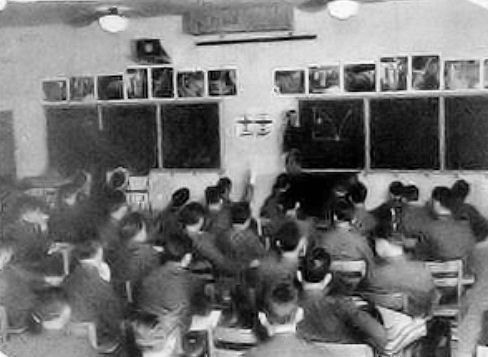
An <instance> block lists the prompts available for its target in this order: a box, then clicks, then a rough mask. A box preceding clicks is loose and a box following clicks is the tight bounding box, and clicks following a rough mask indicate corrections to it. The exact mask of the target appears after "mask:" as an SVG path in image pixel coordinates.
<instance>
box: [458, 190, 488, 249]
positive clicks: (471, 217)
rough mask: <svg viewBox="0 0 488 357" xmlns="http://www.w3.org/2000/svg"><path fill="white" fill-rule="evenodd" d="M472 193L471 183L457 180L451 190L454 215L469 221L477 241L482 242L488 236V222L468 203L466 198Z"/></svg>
mask: <svg viewBox="0 0 488 357" xmlns="http://www.w3.org/2000/svg"><path fill="white" fill-rule="evenodd" d="M469 191H470V187H469V183H467V182H466V181H465V180H457V181H456V182H454V184H453V185H452V188H451V193H452V196H453V200H452V207H451V210H452V214H453V217H454V218H455V219H458V220H467V221H468V222H469V224H470V226H471V230H472V231H473V234H474V235H475V237H476V240H477V241H478V242H479V241H482V240H484V239H485V238H486V237H487V236H488V220H487V219H486V218H485V217H483V215H482V214H481V213H480V212H479V211H478V210H477V209H476V207H474V206H473V205H471V204H469V203H466V202H465V200H466V197H467V196H468V194H469Z"/></svg>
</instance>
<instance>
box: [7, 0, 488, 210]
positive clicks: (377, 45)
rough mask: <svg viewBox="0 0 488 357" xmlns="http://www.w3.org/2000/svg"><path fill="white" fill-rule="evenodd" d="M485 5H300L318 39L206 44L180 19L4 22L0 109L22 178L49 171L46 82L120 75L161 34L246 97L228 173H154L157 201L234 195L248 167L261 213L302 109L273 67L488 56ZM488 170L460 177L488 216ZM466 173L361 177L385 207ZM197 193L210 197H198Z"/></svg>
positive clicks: (237, 101) (236, 110) (179, 61)
mask: <svg viewBox="0 0 488 357" xmlns="http://www.w3.org/2000/svg"><path fill="white" fill-rule="evenodd" d="M487 14H488V10H483V9H481V8H479V7H477V6H475V5H473V4H471V3H469V2H467V1H462V0H419V1H391V2H386V3H373V4H367V5H363V6H362V8H361V9H360V12H359V15H358V16H357V17H355V18H352V19H350V20H348V21H339V20H335V19H332V18H331V17H330V16H329V15H328V14H327V12H326V11H321V12H316V13H306V12H301V11H298V10H296V11H295V20H296V32H297V33H308V34H317V35H318V38H317V40H314V41H297V42H282V43H263V44H245V45H225V46H215V47H196V46H195V45H194V39H193V37H191V36H188V35H184V34H183V33H182V24H181V18H180V17H179V16H165V17H158V18H146V19H131V21H130V26H129V29H128V30H127V31H125V32H123V33H120V34H108V33H105V32H103V31H102V30H101V29H100V28H99V26H98V24H97V23H93V24H91V25H90V26H87V27H81V28H73V27H69V26H66V25H61V24H60V25H50V26H40V27H31V28H29V27H27V28H26V27H12V28H2V29H1V31H0V49H1V51H0V111H1V110H13V112H14V120H15V138H16V159H17V174H18V176H19V177H26V176H36V175H42V174H45V172H46V168H47V164H48V162H47V143H46V122H45V118H44V114H43V110H42V106H41V102H40V99H41V98H42V92H41V81H42V80H43V79H46V78H52V77H58V76H61V77H65V76H74V75H96V74H113V73H118V72H123V71H124V69H125V68H126V67H127V66H130V65H134V63H132V62H131V60H130V46H129V41H130V40H131V39H133V38H142V37H149V38H159V39H161V42H162V44H163V46H164V47H165V49H166V50H167V51H168V52H169V54H170V55H171V57H172V59H173V63H174V66H175V67H176V68H177V69H197V68H204V69H209V68H222V67H227V66H230V67H236V68H237V69H238V82H239V87H238V91H239V95H238V96H236V97H228V98H225V99H223V100H222V117H221V122H222V133H223V143H224V145H223V147H222V150H223V168H222V170H220V171H219V172H211V173H204V174H201V173H198V172H184V173H167V172H166V173H165V172H161V171H158V170H155V171H153V172H152V173H151V179H150V181H151V199H152V200H153V202H154V204H155V206H156V207H160V206H162V205H163V204H164V203H165V201H166V200H167V198H168V196H169V194H170V192H171V191H173V190H174V189H175V188H177V187H179V185H182V184H185V185H188V186H189V187H190V188H192V190H193V192H198V193H200V192H202V191H203V187H205V186H206V185H207V184H209V183H212V182H214V181H215V180H216V179H217V177H218V176H219V175H228V176H230V177H231V178H232V179H233V180H234V183H235V190H234V196H235V197H234V198H237V197H238V196H239V195H240V193H241V191H242V189H243V181H244V176H245V174H246V172H247V171H248V170H249V169H252V170H253V171H254V172H255V173H256V175H257V190H256V199H255V202H254V205H255V209H256V207H258V206H259V205H260V203H261V202H262V200H263V199H264V198H265V196H266V195H267V193H268V192H269V189H270V187H271V184H272V181H273V179H274V177H275V176H276V175H277V174H278V173H279V172H280V171H282V169H283V156H282V154H281V150H280V147H281V137H282V129H283V125H282V118H283V113H284V112H285V111H287V110H289V109H293V108H296V107H297V100H296V98H294V97H284V96H282V97H278V96H276V95H275V94H274V93H273V91H272V71H273V69H276V68H283V67H292V68H293V67H299V68H302V67H305V66H307V65H311V64H328V63H336V62H355V61H365V60H366V61H367V60H377V59H378V58H379V57H380V56H384V55H401V54H404V55H408V54H420V53H423V54H440V55H441V56H443V57H453V58H471V57H479V56H487V57H488V43H487V42H486V40H485V39H484V36H483V34H485V33H487V32H488V22H486V15H487ZM263 112H264V113H267V114H269V115H270V116H271V117H272V118H274V119H275V124H274V130H273V133H272V135H271V136H269V137H267V138H263V139H256V138H237V137H236V136H235V133H234V120H235V118H236V117H239V116H242V115H243V114H245V113H263ZM486 175H487V173H485V172H481V173H478V174H466V175H463V174H461V175H459V176H461V177H464V178H465V179H466V180H467V181H469V182H471V183H472V194H471V195H470V197H469V199H470V201H472V202H473V203H475V204H476V205H478V206H479V207H480V208H481V209H482V211H483V212H484V213H485V214H488V201H487V202H485V200H484V197H488V195H487V193H488V192H486V191H487V190H488V180H487V176H486ZM457 177H458V176H456V175H454V174H438V173H435V174H434V173H428V172H426V173H423V172H422V173H406V174H393V173H385V172H381V173H379V172H378V173H368V174H361V175H360V178H361V180H363V181H364V182H365V183H366V184H367V185H368V187H369V189H370V195H369V198H368V202H367V204H368V206H370V207H372V206H375V205H377V204H379V203H380V202H381V201H382V200H383V199H384V197H385V195H386V187H387V186H388V184H389V182H390V181H392V180H394V179H401V180H404V181H406V182H413V183H416V184H417V185H418V186H419V187H420V189H421V197H422V198H425V197H427V195H428V194H429V192H430V189H431V187H433V186H435V185H439V184H451V183H452V182H453V181H454V180H455V179H457ZM193 198H196V199H198V198H201V196H199V195H198V194H195V196H194V197H193Z"/></svg>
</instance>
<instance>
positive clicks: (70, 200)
mask: <svg viewBox="0 0 488 357" xmlns="http://www.w3.org/2000/svg"><path fill="white" fill-rule="evenodd" d="M79 190H80V187H79V186H78V185H76V184H75V183H67V184H65V185H63V186H61V187H60V188H59V190H58V197H57V198H58V206H59V207H61V208H63V207H74V206H75V205H76V204H77V203H78V191H79Z"/></svg>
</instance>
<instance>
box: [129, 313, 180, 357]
mask: <svg viewBox="0 0 488 357" xmlns="http://www.w3.org/2000/svg"><path fill="white" fill-rule="evenodd" d="M129 326H130V330H131V335H132V339H133V340H134V344H135V346H134V347H135V348H134V351H131V353H130V356H131V357H177V356H182V344H181V336H182V332H181V330H180V329H181V323H180V316H179V315H178V314H168V315H166V316H165V317H161V316H159V315H157V314H153V313H150V312H146V311H138V312H136V313H134V314H133V316H131V317H130V320H129Z"/></svg>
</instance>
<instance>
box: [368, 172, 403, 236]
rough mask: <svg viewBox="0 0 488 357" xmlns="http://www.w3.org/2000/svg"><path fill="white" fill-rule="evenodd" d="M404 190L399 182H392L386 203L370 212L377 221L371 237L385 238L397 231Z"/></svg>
mask: <svg viewBox="0 0 488 357" xmlns="http://www.w3.org/2000/svg"><path fill="white" fill-rule="evenodd" d="M404 189H405V186H404V185H403V184H402V183H401V182H400V181H393V182H392V183H391V184H390V186H389V188H388V199H387V201H385V202H384V203H382V204H381V205H380V206H378V207H377V208H375V209H373V210H372V211H371V214H372V215H373V216H374V218H375V219H376V221H377V225H376V228H375V230H374V232H373V236H375V237H383V238H385V237H389V236H390V235H391V234H392V233H394V232H396V231H398V230H399V228H400V227H399V226H398V224H396V223H397V220H398V218H399V217H400V215H401V208H402V206H403V203H402V200H403V194H404Z"/></svg>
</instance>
